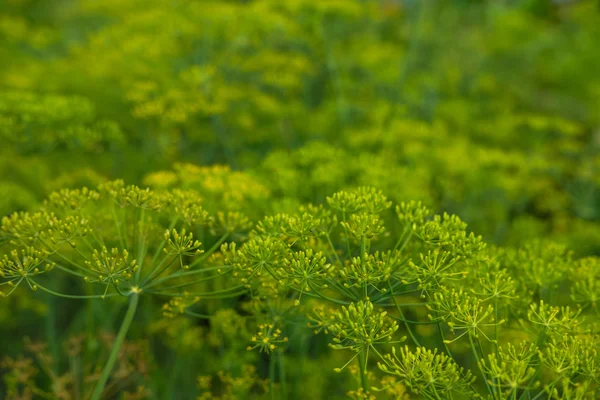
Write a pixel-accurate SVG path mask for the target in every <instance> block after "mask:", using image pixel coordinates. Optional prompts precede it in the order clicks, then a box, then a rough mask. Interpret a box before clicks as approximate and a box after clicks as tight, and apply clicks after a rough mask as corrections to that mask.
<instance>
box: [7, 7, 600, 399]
mask: <svg viewBox="0 0 600 400" xmlns="http://www.w3.org/2000/svg"><path fill="white" fill-rule="evenodd" d="M0 138H1V139H2V145H1V146H0V215H8V214H10V213H11V212H14V211H19V210H27V209H30V208H32V207H34V206H36V205H39V204H40V203H41V202H42V201H43V199H44V198H45V197H46V196H47V195H48V194H49V193H50V192H52V191H54V190H57V189H59V188H63V187H80V186H83V185H88V186H89V185H92V186H93V185H96V184H97V183H100V182H104V181H107V180H109V179H115V178H123V179H124V180H125V181H126V182H128V183H134V184H139V185H148V186H153V187H185V188H195V189H198V190H202V192H203V193H204V194H205V195H206V194H207V193H209V195H211V194H212V195H214V198H215V199H217V201H225V203H226V204H227V202H226V201H227V200H228V199H227V198H225V199H223V197H222V194H223V193H224V192H225V191H230V192H232V193H236V196H233V197H234V198H233V199H229V200H230V201H231V202H232V205H231V208H239V207H243V208H245V210H246V212H247V213H248V214H249V215H251V216H252V217H253V218H254V219H257V218H259V217H260V216H262V215H264V214H265V213H269V212H276V211H279V210H285V209H289V208H290V207H292V206H293V205H297V204H302V203H306V202H318V201H322V200H323V199H324V197H325V196H326V195H330V194H331V193H333V192H335V191H337V190H340V189H343V188H350V187H354V186H358V185H371V186H375V187H377V188H380V189H382V190H383V191H384V193H386V194H387V195H388V196H390V197H391V199H392V200H394V201H402V200H410V199H415V200H422V201H423V202H424V203H425V204H427V205H429V206H430V207H432V208H433V209H434V210H435V211H436V212H443V211H448V212H451V213H456V214H458V215H459V216H460V217H461V218H462V219H464V220H465V221H466V222H468V223H469V226H470V229H472V230H473V231H474V232H476V233H477V234H481V235H483V236H484V238H485V239H486V240H487V241H489V242H492V243H497V244H515V243H520V242H522V241H523V240H526V239H530V238H536V237H545V238H551V239H553V240H555V241H558V242H562V243H565V244H567V245H568V246H569V247H570V248H571V249H572V250H573V251H574V252H575V254H577V255H582V256H583V255H594V254H595V255H598V254H600V224H599V223H598V221H599V220H600V15H599V6H598V2H596V1H585V0H581V1H575V0H573V1H568V0H565V1H559V0H556V1H551V0H504V1H492V0H490V1H484V0H480V1H476V0H455V1H443V0H426V1H416V0H412V1H411V0H363V1H359V0H322V1H318V0H285V1H281V0H248V1H242V0H240V1H204V0H195V1H193V0H170V1H166V0H103V1H98V0H79V1H75V0H53V1H45V0H2V1H1V2H0ZM11 301H15V302H20V305H19V307H20V308H21V309H26V310H29V311H28V312H31V313H33V314H36V313H43V312H44V311H43V309H44V305H43V304H37V303H36V302H35V301H34V300H32V299H30V298H25V297H23V298H20V299H19V298H17V300H11ZM10 312H11V311H10V308H8V309H4V310H1V311H0V321H5V322H3V326H2V327H1V328H0V330H2V331H1V332H0V334H1V335H2V338H3V340H2V344H1V345H0V353H2V351H7V350H6V349H7V348H9V346H11V343H13V342H12V340H7V341H5V340H4V338H5V337H7V335H8V334H7V332H11V329H15V327H16V326H21V327H22V326H27V324H29V328H32V326H31V325H32V324H33V325H35V319H32V318H30V316H27V315H25V316H21V317H11V315H10ZM2 314H5V315H2ZM105 325H107V326H110V319H109V321H108V322H107V323H106V324H105ZM157 329H159V328H157ZM160 329H169V328H168V327H161V328H160ZM197 329H203V328H197ZM24 331H27V329H24ZM14 332H16V331H14ZM19 332H21V331H19ZM16 336H19V335H16ZM178 340H185V338H183V339H182V338H179V339H178ZM190 340H191V339H190ZM307 346H308V345H307ZM175 347H177V346H175ZM181 348H182V349H184V348H185V346H183V347H181ZM232 354H234V352H232ZM315 362H317V361H315ZM327 362H330V363H332V365H334V364H335V363H336V362H337V360H333V361H331V360H329V361H327ZM306 368H310V366H308V367H306ZM178 372H179V373H181V374H185V373H186V372H185V368H184V367H183V366H181V367H180V370H178ZM190 374H191V373H190ZM196 375H197V374H196ZM186 379H187V378H182V379H181V381H182V382H183V381H185V382H188V383H189V382H190V381H192V382H193V379H195V378H189V379H187V380H186ZM315 379H316V378H315ZM179 383H180V384H182V383H181V382H179ZM316 396H317V398H319V395H318V394H317V395H316Z"/></svg>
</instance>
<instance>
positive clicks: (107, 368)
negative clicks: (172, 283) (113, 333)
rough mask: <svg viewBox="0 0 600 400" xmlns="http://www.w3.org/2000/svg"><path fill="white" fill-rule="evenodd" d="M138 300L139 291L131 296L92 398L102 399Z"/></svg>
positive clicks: (93, 399) (94, 399)
mask: <svg viewBox="0 0 600 400" xmlns="http://www.w3.org/2000/svg"><path fill="white" fill-rule="evenodd" d="M138 301H139V295H138V294H137V293H132V294H131V295H130V298H129V306H128V308H127V312H126V313H125V318H123V322H122V323H121V328H120V329H119V333H118V334H117V337H116V338H115V341H114V343H113V348H112V351H111V353H110V356H109V357H108V360H107V361H106V364H105V365H104V369H103V370H102V374H101V375H100V379H99V380H98V383H97V384H96V388H95V389H94V391H93V393H92V396H91V397H90V400H100V398H101V396H102V392H103V390H104V386H105V385H106V382H108V378H109V377H110V373H111V371H112V369H113V367H114V366H115V362H116V361H117V356H118V355H119V350H120V349H121V345H122V344H123V341H124V340H125V336H126V335H127V332H128V331H129V327H130V326H131V323H132V322H133V317H134V316H135V311H136V309H137V305H138Z"/></svg>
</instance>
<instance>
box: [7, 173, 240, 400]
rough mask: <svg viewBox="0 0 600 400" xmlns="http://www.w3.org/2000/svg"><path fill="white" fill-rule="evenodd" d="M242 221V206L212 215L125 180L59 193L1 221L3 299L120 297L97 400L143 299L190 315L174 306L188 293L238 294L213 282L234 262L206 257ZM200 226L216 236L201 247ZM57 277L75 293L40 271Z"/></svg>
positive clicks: (174, 194) (188, 196) (189, 198)
mask: <svg viewBox="0 0 600 400" xmlns="http://www.w3.org/2000/svg"><path fill="white" fill-rule="evenodd" d="M247 226H248V221H247V219H246V218H245V217H244V216H243V215H242V214H241V213H239V212H235V213H230V212H227V213H219V214H217V215H216V216H215V217H214V218H213V217H212V216H209V214H208V212H207V211H205V210H204V209H203V208H202V206H201V198H200V197H199V196H198V195H196V196H194V195H192V193H191V192H185V193H182V192H180V191H161V192H155V191H151V190H149V189H140V188H139V187H136V186H125V185H124V183H123V182H122V181H114V182H109V183H106V184H103V185H101V186H100V187H99V188H98V190H89V189H86V188H84V189H73V190H71V189H65V190H62V191H60V192H56V193H53V194H52V195H50V197H49V198H48V199H47V200H46V201H45V203H44V205H43V207H42V208H41V209H40V210H39V211H37V212H20V213H15V214H12V215H11V216H9V217H4V218H3V220H2V236H3V240H4V241H5V245H4V246H3V252H4V255H3V256H2V259H1V261H0V276H1V277H2V283H1V284H2V286H3V290H2V295H3V296H5V297H6V296H10V295H11V294H13V293H14V292H15V291H16V290H17V289H19V288H20V287H22V286H25V287H28V288H29V289H31V290H32V291H43V292H47V293H48V294H51V295H53V296H59V297H63V298H67V299H102V300H103V299H106V298H109V297H119V298H123V299H124V300H126V301H127V310H126V313H125V315H124V316H123V320H122V323H121V327H120V328H119V330H118V333H117V335H116V338H115V340H114V343H113V347H112V350H111V352H110V354H109V356H108V358H107V360H106V364H105V366H104V368H103V370H102V373H101V375H100V377H99V379H98V382H97V385H96V387H95V388H94V390H93V392H92V393H91V397H90V398H91V399H100V398H101V396H103V391H104V388H105V385H106V383H107V381H108V379H109V377H110V374H111V371H112V369H113V367H114V365H115V362H116V361H117V356H118V354H119V351H120V348H121V345H122V343H123V341H124V340H125V337H126V335H127V332H128V330H129V328H130V327H131V325H132V324H133V322H134V318H135V315H136V311H137V309H138V305H139V302H140V299H141V298H144V297H146V296H148V297H151V296H154V297H158V298H164V299H169V298H171V299H172V300H171V301H170V302H169V303H168V304H169V305H168V306H167V309H169V307H170V309H181V310H182V311H186V312H187V310H186V308H187V307H181V306H180V303H181V302H188V301H190V300H189V299H193V298H197V297H200V298H202V299H203V300H210V299H221V298H235V297H238V296H240V295H242V294H244V293H245V292H246V289H245V288H244V287H243V286H242V285H231V286H225V287H224V288H220V286H219V285H218V284H216V283H214V282H215V281H226V280H227V277H228V275H230V274H231V272H232V268H231V266H227V265H210V262H209V259H210V258H211V257H212V256H214V253H215V252H217V251H218V248H219V246H220V245H221V244H222V243H223V242H225V241H226V240H227V239H228V238H231V237H234V236H235V235H236V234H238V233H239V232H242V231H243V230H244V229H246V228H247ZM178 227H179V228H178ZM186 229H187V230H189V233H188V231H187V230H186ZM205 229H206V235H207V237H209V238H210V237H212V236H211V234H210V232H212V233H214V235H218V236H217V237H216V238H215V239H214V243H213V244H212V246H210V248H206V250H204V245H203V244H202V243H201V242H200V241H199V240H197V239H196V237H197V236H196V235H199V234H200V235H203V234H204V233H205ZM192 230H193V232H194V233H192V232H191V231H192ZM59 273H60V274H65V275H66V276H70V277H72V278H75V279H78V280H80V281H81V282H82V283H84V284H85V285H86V286H85V287H82V286H81V285H76V286H74V289H78V290H74V291H71V292H69V293H64V292H62V291H57V290H55V289H54V288H53V287H52V280H51V279H50V278H49V277H46V275H53V274H59ZM87 285H89V286H87ZM78 292H79V293H78ZM191 304H193V302H192V303H189V304H188V303H186V305H187V306H189V305H191ZM189 312H190V313H192V311H189ZM192 314H193V313H192Z"/></svg>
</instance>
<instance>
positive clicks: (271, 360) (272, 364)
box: [269, 354, 277, 400]
mask: <svg viewBox="0 0 600 400" xmlns="http://www.w3.org/2000/svg"><path fill="white" fill-rule="evenodd" d="M274 358H275V357H273V354H271V355H269V392H271V400H276V399H277V397H275V359H274Z"/></svg>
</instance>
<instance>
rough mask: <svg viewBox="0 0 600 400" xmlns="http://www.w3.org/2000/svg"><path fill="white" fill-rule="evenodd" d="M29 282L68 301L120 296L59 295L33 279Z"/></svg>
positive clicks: (110, 294)
mask: <svg viewBox="0 0 600 400" xmlns="http://www.w3.org/2000/svg"><path fill="white" fill-rule="evenodd" d="M27 281H28V282H29V284H30V285H33V286H35V287H37V288H38V289H41V290H42V291H44V292H46V293H49V294H51V295H54V296H58V297H64V298H66V299H101V298H104V297H111V296H118V295H119V294H118V293H108V294H107V295H106V296H105V295H101V294H97V295H96V294H95V295H87V296H86V295H72V294H64V293H58V292H55V291H54V290H50V289H48V288H47V287H44V286H42V285H40V284H39V283H37V282H35V281H34V280H33V279H31V278H27Z"/></svg>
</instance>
